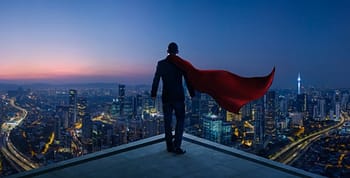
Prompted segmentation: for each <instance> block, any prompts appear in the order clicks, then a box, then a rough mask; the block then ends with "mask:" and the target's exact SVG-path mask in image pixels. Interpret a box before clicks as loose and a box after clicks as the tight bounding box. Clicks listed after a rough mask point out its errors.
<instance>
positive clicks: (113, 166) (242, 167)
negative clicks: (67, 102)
mask: <svg viewBox="0 0 350 178" xmlns="http://www.w3.org/2000/svg"><path fill="white" fill-rule="evenodd" d="M183 148H184V149H185V150H186V151H187V153H186V154H184V155H175V154H173V153H168V152H167V151H166V149H165V143H164V135H158V136H154V137H151V138H147V139H143V140H140V141H136V142H133V143H129V144H125V145H121V146H118V147H114V148H110V149H106V150H102V151H99V152H96V153H92V154H88V155H85V156H82V157H79V158H74V159H70V160H66V161H62V162H59V163H56V164H51V165H48V166H46V167H41V168H39V169H35V170H31V171H27V172H22V173H19V174H15V175H12V176H10V177H36V178H62V177H84V178H88V177H99V178H102V177H249V178H254V177H259V178H261V177H269V178H274V177H276V178H281V177H290V178H291V177H321V176H319V175H316V174H312V173H309V172H306V171H303V170H300V169H297V168H294V167H291V166H287V165H284V164H281V163H278V162H274V161H271V160H268V159H265V158H262V157H258V156H256V155H253V154H249V153H246V152H243V151H240V150H237V149H234V148H230V147H227V146H223V145H220V144H217V143H214V142H211V141H208V140H205V139H201V138H198V137H195V136H192V135H188V134H184V142H183Z"/></svg>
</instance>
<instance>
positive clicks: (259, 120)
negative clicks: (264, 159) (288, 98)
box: [252, 104, 265, 151]
mask: <svg viewBox="0 0 350 178" xmlns="http://www.w3.org/2000/svg"><path fill="white" fill-rule="evenodd" d="M252 117H253V120H254V121H255V123H254V147H255V149H256V150H257V151H258V150H261V149H263V148H264V142H265V119H264V108H263V104H257V105H255V106H254V108H253V109H252Z"/></svg>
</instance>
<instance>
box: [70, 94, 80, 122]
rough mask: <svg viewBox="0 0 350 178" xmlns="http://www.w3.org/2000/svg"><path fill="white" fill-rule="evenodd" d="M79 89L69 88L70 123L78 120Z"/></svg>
mask: <svg viewBox="0 0 350 178" xmlns="http://www.w3.org/2000/svg"><path fill="white" fill-rule="evenodd" d="M77 93H78V92H77V90H73V89H70V90H69V125H70V126H72V125H74V123H75V122H77Z"/></svg>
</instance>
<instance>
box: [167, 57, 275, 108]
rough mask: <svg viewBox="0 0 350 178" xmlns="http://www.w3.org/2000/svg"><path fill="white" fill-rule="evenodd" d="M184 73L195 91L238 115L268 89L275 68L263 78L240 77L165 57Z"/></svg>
mask: <svg viewBox="0 0 350 178" xmlns="http://www.w3.org/2000/svg"><path fill="white" fill-rule="evenodd" d="M167 58H168V59H169V60H170V61H172V62H173V63H174V64H175V65H176V66H178V67H179V68H180V69H182V70H183V71H185V73H186V77H187V80H188V83H189V84H190V85H191V86H192V87H193V88H194V89H195V90H197V91H199V92H203V93H207V94H209V95H210V96H211V97H213V98H214V99H215V100H216V102H217V103H218V104H219V105H220V106H221V107H223V108H224V109H226V110H228V111H230V112H233V113H238V112H239V110H240V108H241V107H242V106H243V105H244V104H246V103H248V102H250V101H252V100H255V99H258V98H260V97H262V96H263V95H264V94H265V93H266V92H267V90H268V89H269V88H270V86H271V84H272V81H273V78H274V74H275V68H273V70H272V72H271V73H270V74H269V75H267V76H264V77H251V78H247V77H241V76H238V75H236V74H233V73H231V72H228V71H225V70H199V69H196V68H195V67H193V65H192V64H191V63H189V62H188V61H186V60H183V59H181V58H180V57H179V56H176V55H169V56H168V57H167Z"/></svg>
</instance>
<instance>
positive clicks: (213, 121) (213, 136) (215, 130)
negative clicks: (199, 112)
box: [203, 114, 222, 143]
mask: <svg viewBox="0 0 350 178" xmlns="http://www.w3.org/2000/svg"><path fill="white" fill-rule="evenodd" d="M221 132H222V118H220V117H218V116H216V115H210V114H209V115H207V116H204V118H203V137H204V138H205V139H208V140H211V141H214V142H217V143H220V142H221Z"/></svg>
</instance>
